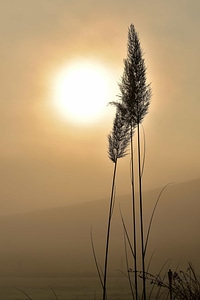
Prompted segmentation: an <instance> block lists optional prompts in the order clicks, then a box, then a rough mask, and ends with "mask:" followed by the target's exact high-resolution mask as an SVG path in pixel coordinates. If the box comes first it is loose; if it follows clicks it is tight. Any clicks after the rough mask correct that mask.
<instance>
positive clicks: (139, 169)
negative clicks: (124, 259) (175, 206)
mask: <svg viewBox="0 0 200 300" xmlns="http://www.w3.org/2000/svg"><path fill="white" fill-rule="evenodd" d="M137 133H138V178H139V204H140V233H141V254H142V279H143V296H144V300H146V278H145V250H144V226H143V199H142V174H141V153H140V152H141V150H140V124H139V123H138V125H137Z"/></svg>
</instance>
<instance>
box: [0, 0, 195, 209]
mask: <svg viewBox="0 0 200 300" xmlns="http://www.w3.org/2000/svg"><path fill="white" fill-rule="evenodd" d="M199 15H200V2H199V0H192V1H188V0H176V1H174V0H168V1H160V0H148V1H145V0H142V1H139V0H106V1H105V0H102V1H96V0H84V1H81V0H79V1H76V0H73V1H70V0H68V1H67V0H56V1H54V0H28V1H27V0H17V1H16V0H2V1H0V39H1V47H0V59H1V68H0V81H1V89H0V101H1V116H0V124H1V126H0V131H1V133H0V136H1V147H0V166H1V167H0V199H1V207H2V211H3V210H4V208H5V210H7V209H9V208H10V209H11V210H12V211H19V210H23V209H25V210H27V209H30V210H31V209H38V208H46V207H51V206H57V205H65V204H68V203H72V202H73V201H86V200H91V199H94V200H95V199H100V198H105V197H108V196H109V192H110V183H111V176H112V163H111V162H110V161H109V159H108V158H107V134H108V133H109V131H110V130H111V128H112V117H113V114H112V113H108V114H105V116H104V118H103V119H102V120H101V121H99V122H97V123H94V124H92V125H91V126H86V127H85V126H80V125H78V124H77V125H76V124H72V123H71V122H70V121H68V120H65V121H63V120H61V118H59V116H58V114H57V113H56V112H54V111H53V110H52V108H51V105H50V103H51V93H52V86H51V83H52V79H53V77H54V74H56V73H57V72H58V71H59V69H61V68H62V67H63V66H64V65H66V64H68V63H70V62H71V61H76V60H79V59H85V58H86V59H91V60H94V59H95V60H97V61H99V62H101V63H102V65H104V66H105V67H106V68H107V69H108V70H110V71H111V72H112V74H113V85H116V87H117V82H118V81H119V79H120V76H121V75H122V72H123V59H124V58H125V57H126V43H127V30H128V27H129V25H130V24H131V23H133V24H134V25H135V27H136V30H137V31H138V32H139V37H140V40H141V45H142V48H143V50H144V56H145V61H146V66H147V77H148V81H149V82H151V84H152V91H153V95H152V100H151V105H150V109H149V114H148V115H147V116H146V118H145V120H144V122H143V125H144V128H145V135H146V143H147V153H146V167H145V174H144V187H145V188H151V187H152V188H153V187H157V186H162V185H165V184H166V183H168V182H171V181H176V182H179V181H184V180H190V179H193V178H199V177H200V159H199V153H200V139H199V136H200V120H199V111H200V101H199V100H200V97H199V94H200V92H199V69H200V62H199V59H198V57H199V52H200V36H199V28H200V18H199ZM116 93H117V92H116V91H114V90H113V96H112V97H113V98H112V99H110V100H111V101H112V100H116ZM110 110H111V108H109V107H108V111H110ZM129 174H130V172H129V157H127V158H125V159H123V160H120V164H119V169H118V191H117V192H118V193H119V194H126V193H129V189H130V187H129V185H130V184H129V177H130V176H129Z"/></svg>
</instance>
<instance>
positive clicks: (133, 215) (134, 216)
mask: <svg viewBox="0 0 200 300" xmlns="http://www.w3.org/2000/svg"><path fill="white" fill-rule="evenodd" d="M130 143H131V187H132V218H133V249H134V256H133V258H134V279H135V297H136V300H138V280H137V237H136V211H135V185H134V166H133V127H132V126H131V139H130Z"/></svg>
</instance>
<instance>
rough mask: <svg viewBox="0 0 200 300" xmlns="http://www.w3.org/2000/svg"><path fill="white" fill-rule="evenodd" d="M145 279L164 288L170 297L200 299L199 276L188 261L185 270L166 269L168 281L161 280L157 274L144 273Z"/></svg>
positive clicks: (185, 299)
mask: <svg viewBox="0 0 200 300" xmlns="http://www.w3.org/2000/svg"><path fill="white" fill-rule="evenodd" d="M146 278H147V280H150V283H151V284H153V285H157V286H158V287H159V288H164V289H166V291H167V292H168V293H169V294H170V299H177V300H198V299H200V278H199V277H198V276H197V274H196V272H195V270H194V267H193V265H192V264H191V263H188V268H187V270H186V271H182V270H180V271H179V272H172V270H171V269H169V271H168V281H166V280H163V279H162V278H161V276H160V274H159V275H152V274H150V273H146Z"/></svg>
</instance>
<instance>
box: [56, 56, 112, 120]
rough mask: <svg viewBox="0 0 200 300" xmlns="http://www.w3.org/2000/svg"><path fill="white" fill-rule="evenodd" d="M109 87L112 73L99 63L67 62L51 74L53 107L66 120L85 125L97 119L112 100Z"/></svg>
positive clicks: (102, 114)
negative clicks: (55, 73) (52, 80)
mask: <svg viewBox="0 0 200 300" xmlns="http://www.w3.org/2000/svg"><path fill="white" fill-rule="evenodd" d="M112 86H113V78H112V75H111V73H110V72H109V71H108V70H107V69H106V68H105V67H104V66H103V65H102V64H100V63H97V62H91V61H81V62H80V61H79V62H74V63H71V64H70V65H67V66H65V67H64V68H62V69H61V70H60V71H59V72H58V74H57V75H56V77H55V81H54V84H53V106H54V108H55V109H56V110H57V112H58V113H59V115H60V116H62V117H63V118H64V119H66V120H70V121H72V122H75V123H85V124H87V123H92V122H95V121H98V120H99V119H100V118H102V117H103V116H104V114H105V112H106V109H107V105H108V103H109V102H110V101H112V98H111V97H112Z"/></svg>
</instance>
